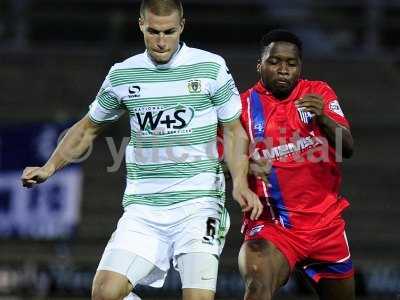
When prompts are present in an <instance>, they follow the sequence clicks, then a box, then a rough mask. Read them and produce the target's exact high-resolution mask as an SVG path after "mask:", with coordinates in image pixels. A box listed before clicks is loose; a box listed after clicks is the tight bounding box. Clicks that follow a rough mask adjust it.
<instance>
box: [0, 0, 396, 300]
mask: <svg viewBox="0 0 400 300" xmlns="http://www.w3.org/2000/svg"><path fill="white" fill-rule="evenodd" d="M138 8H139V1H134V0H0V149H1V152H0V153H1V154H2V156H1V157H0V158H1V159H0V235H1V236H2V238H1V239H0V299H13V300H14V299H15V300H17V299H70V298H71V299H79V298H82V299H88V298H89V291H90V284H91V280H92V276H93V274H94V271H95V269H96V267H97V263H98V261H99V259H100V256H101V254H102V251H103V249H104V246H105V244H106V243H107V240H108V238H109V236H110V234H111V233H112V231H113V230H114V228H115V226H116V222H117V220H118V218H119V216H120V215H121V212H122V209H121V195H122V193H123V189H124V185H125V170H124V165H123V164H122V166H121V168H119V169H118V171H117V172H108V171H107V167H110V166H112V165H113V159H112V155H111V154H110V150H109V149H110V148H109V144H110V141H108V142H107V140H106V138H105V137H107V136H109V137H110V136H112V137H114V138H115V140H114V143H115V145H116V148H117V149H120V146H121V142H122V140H123V137H124V136H129V129H128V120H127V118H126V117H125V118H123V119H122V120H121V121H120V122H118V123H117V124H114V125H113V126H111V127H110V128H109V129H108V130H107V131H106V133H105V134H104V137H101V138H99V139H98V141H96V143H95V147H94V149H93V151H92V152H91V155H89V157H88V159H86V161H85V162H84V163H83V164H82V167H79V166H73V167H72V168H70V169H67V171H66V172H70V173H68V174H67V173H66V175H65V176H64V177H62V176H61V177H60V178H59V179H58V183H57V182H55V183H49V186H50V187H52V188H47V190H43V189H42V190H39V192H32V191H29V192H26V191H22V188H20V187H19V185H18V177H19V176H20V175H21V171H22V167H23V166H24V165H26V164H28V163H29V164H31V163H38V164H40V163H42V162H43V161H44V160H45V159H46V158H47V157H46V156H47V155H48V154H49V153H51V150H52V149H53V147H54V145H55V141H56V138H57V136H58V134H59V133H60V132H61V131H62V130H63V129H65V128H66V127H68V126H69V125H70V124H71V122H73V121H74V120H77V119H79V118H81V117H82V116H83V115H84V114H85V113H86V112H87V110H88V105H89V104H90V103H91V101H92V99H93V98H94V96H95V95H96V93H97V90H98V89H99V87H100V85H101V83H102V81H103V79H104V77H105V75H106V73H107V71H108V69H109V68H110V67H111V65H112V64H113V63H115V62H118V61H121V60H123V59H125V58H127V57H129V56H131V55H134V54H137V53H139V52H142V51H144V45H143V41H142V36H141V34H140V31H139V28H138V25H137V19H138ZM184 8H185V15H186V19H187V23H186V28H185V32H184V34H183V40H184V41H185V42H186V43H187V44H188V45H189V46H193V47H199V48H204V49H206V50H209V51H212V52H216V53H218V54H221V55H222V56H224V57H225V59H226V60H227V62H228V64H229V65H230V67H231V69H232V73H233V75H234V77H235V80H236V82H237V85H238V87H239V89H240V90H241V91H244V90H245V89H247V88H248V87H250V85H252V84H253V83H254V82H255V81H256V80H257V74H256V71H255V66H256V61H257V58H258V54H259V46H258V45H259V40H260V38H261V36H262V34H264V33H266V32H267V31H268V30H270V29H274V28H287V29H290V30H293V31H294V32H295V33H297V34H298V35H299V36H300V37H301V38H302V40H303V42H304V45H305V57H304V76H305V77H306V78H309V79H317V80H325V81H327V82H328V83H330V85H331V86H332V87H333V88H334V89H335V90H336V92H337V94H338V96H339V100H340V101H341V103H342V108H343V109H344V112H345V114H346V116H347V117H348V119H349V120H350V122H351V124H352V132H353V136H354V138H355V142H356V152H355V154H354V156H353V158H352V159H350V160H348V161H345V163H344V168H343V173H344V182H343V194H344V195H346V196H348V198H349V199H350V201H351V204H352V206H351V208H350V210H349V211H348V212H347V213H346V219H347V221H348V227H347V233H348V237H349V241H350V245H351V249H352V255H353V261H354V264H355V267H356V272H357V273H356V280H357V292H358V295H359V299H364V298H365V299H399V297H400V249H399V246H400V235H399V232H400V228H399V225H400V222H399V219H400V203H399V199H398V198H397V195H396V194H397V193H398V192H399V188H398V187H399V179H400V168H399V167H400V156H399V150H398V149H399V147H400V140H399V134H398V131H399V129H400V120H399V113H400V99H399V93H398V90H396V88H398V86H399V85H400V69H399V68H400V64H399V63H400V38H399V36H400V1H396V0H393V1H389V0H347V1H346V0H322V1H318V0H303V1H294V0H259V1H256V0H253V1H251V0H248V1H246V0H218V1H211V0H185V1H184ZM46 130H47V131H46ZM43 131H45V132H46V135H44V136H43ZM50 140H51V143H50V142H49V141H50ZM46 141H47V142H49V143H50V144H49V145H47V144H46ZM33 145H36V146H33ZM32 147H36V148H35V149H36V150H35V149H33V148H32ZM37 148H38V149H40V151H39V152H40V153H41V154H42V155H41V157H36V158H34V157H33V154H32V155H31V154H30V153H34V152H35V151H37ZM35 153H36V152H35ZM46 153H47V155H46ZM67 175H68V176H69V177H68V178H69V179H68V182H69V183H68V184H67V183H65V181H66V180H65V178H67ZM26 193H28V194H26ZM25 194H26V195H27V196H26V195H25ZM24 195H25V196H24ZM66 195H67V196H66ZM24 197H27V199H28V201H27V202H25V200H23V201H22V200H21V199H25V198H24ZM396 199H397V200H396ZM16 203H19V205H16ZM21 203H22V204H21ZM26 203H29V205H28V206H27V207H25V206H24V207H23V208H22V211H23V214H22V215H21V212H20V211H21V205H22V206H23V205H26ZM44 203H45V204H44ZM66 203H72V204H71V205H67V204H66ZM227 204H228V207H229V208H230V212H231V220H232V227H231V231H230V234H229V235H228V241H227V246H226V247H225V250H224V253H223V258H222V263H221V267H220V273H221V275H220V279H219V286H218V297H217V299H219V298H225V299H241V297H242V291H243V284H242V283H241V280H240V276H239V274H238V270H237V253H238V250H239V247H240V244H241V239H242V238H241V234H240V223H241V216H240V212H239V209H238V207H237V206H236V205H235V203H233V201H232V200H231V198H230V197H229V198H228V200H227ZM46 205H47V206H46ZM57 214H59V215H57ZM61 215H62V216H63V217H62V218H64V217H65V216H66V215H68V216H67V217H65V218H66V220H67V221H66V222H65V224H64V223H62V224H61V223H60V220H61ZM16 219H21V220H22V221H21V222H22V223H23V224H25V225H22V227H24V226H25V227H24V228H23V229H21V228H20V227H21V224H20V223H18V224H17V223H16V224H14V225H13V226H9V225H10V224H11V223H13V222H14V221H15V220H16ZM60 224H61V225H60ZM39 225H40V226H39ZM46 226H47V227H46ZM55 226H56V227H57V226H58V227H57V228H61V229H62V230H61V229H60V230H61V231H60V232H58V231H57V230H54V227H55ZM63 226H64V227H65V228H64V227H63ZM42 227H43V228H42ZM140 293H141V294H142V295H144V296H146V295H147V297H144V298H145V299H167V298H168V297H170V298H171V299H178V295H179V294H180V292H179V280H178V278H177V274H176V273H172V274H171V276H170V278H169V280H168V281H167V283H166V286H165V287H164V289H163V290H162V291H161V292H160V291H157V290H152V289H144V288H141V290H140ZM279 297H281V298H279ZM277 298H278V299H316V297H315V295H313V294H312V293H311V292H310V291H309V289H308V288H307V286H306V285H304V284H303V282H302V280H301V279H300V278H299V277H298V276H297V275H296V274H295V275H294V276H293V278H292V279H291V280H290V281H289V283H288V285H287V286H286V287H285V288H284V290H283V292H282V293H281V294H280V296H278V297H277Z"/></svg>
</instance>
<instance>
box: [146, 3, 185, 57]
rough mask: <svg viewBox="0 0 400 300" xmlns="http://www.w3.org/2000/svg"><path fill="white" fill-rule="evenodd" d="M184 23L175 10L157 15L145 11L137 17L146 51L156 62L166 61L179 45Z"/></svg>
mask: <svg viewBox="0 0 400 300" xmlns="http://www.w3.org/2000/svg"><path fill="white" fill-rule="evenodd" d="M184 25H185V19H182V18H181V17H180V15H179V12H178V11H177V10H176V11H174V12H173V13H172V14H171V15H169V16H157V15H155V14H153V13H152V12H151V11H145V14H144V16H143V17H142V18H140V19H139V26H140V30H141V31H142V32H143V37H144V43H145V45H146V49H147V52H148V53H149V55H150V56H151V57H152V59H153V60H154V61H155V62H156V63H158V64H165V63H167V62H168V61H169V60H170V59H171V57H172V55H173V54H174V53H175V51H176V49H177V48H178V45H179V39H180V36H181V33H182V31H183V28H184Z"/></svg>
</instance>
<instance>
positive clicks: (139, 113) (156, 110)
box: [135, 105, 194, 134]
mask: <svg viewBox="0 0 400 300" xmlns="http://www.w3.org/2000/svg"><path fill="white" fill-rule="evenodd" d="M135 115H136V118H137V121H138V124H139V127H140V130H141V131H146V132H148V131H151V132H152V133H153V134H154V133H159V134H165V133H176V132H180V131H181V130H183V129H186V127H187V126H188V125H189V123H190V122H191V121H192V119H193V116H194V109H193V108H191V107H187V106H182V105H178V106H175V107H170V108H162V107H149V108H142V109H137V110H136V114H135Z"/></svg>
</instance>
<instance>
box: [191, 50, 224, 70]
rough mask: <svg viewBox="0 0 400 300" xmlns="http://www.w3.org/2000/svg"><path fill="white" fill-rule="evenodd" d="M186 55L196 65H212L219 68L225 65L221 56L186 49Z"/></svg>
mask: <svg viewBox="0 0 400 300" xmlns="http://www.w3.org/2000/svg"><path fill="white" fill-rule="evenodd" d="M187 53H188V55H190V57H191V59H193V61H194V62H197V63H214V64H217V65H219V66H225V65H226V63H225V59H224V58H223V57H222V56H220V55H218V54H215V53H212V52H209V51H206V50H202V49H198V48H191V47H187Z"/></svg>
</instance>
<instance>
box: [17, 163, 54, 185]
mask: <svg viewBox="0 0 400 300" xmlns="http://www.w3.org/2000/svg"><path fill="white" fill-rule="evenodd" d="M53 173H54V171H53V170H51V169H50V168H48V167H45V166H43V167H26V168H25V169H24V171H23V172H22V176H21V181H22V186H24V187H27V188H31V187H33V186H34V185H36V184H40V183H42V182H45V181H46V180H47V179H48V178H49V177H50V176H51V175H53Z"/></svg>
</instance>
